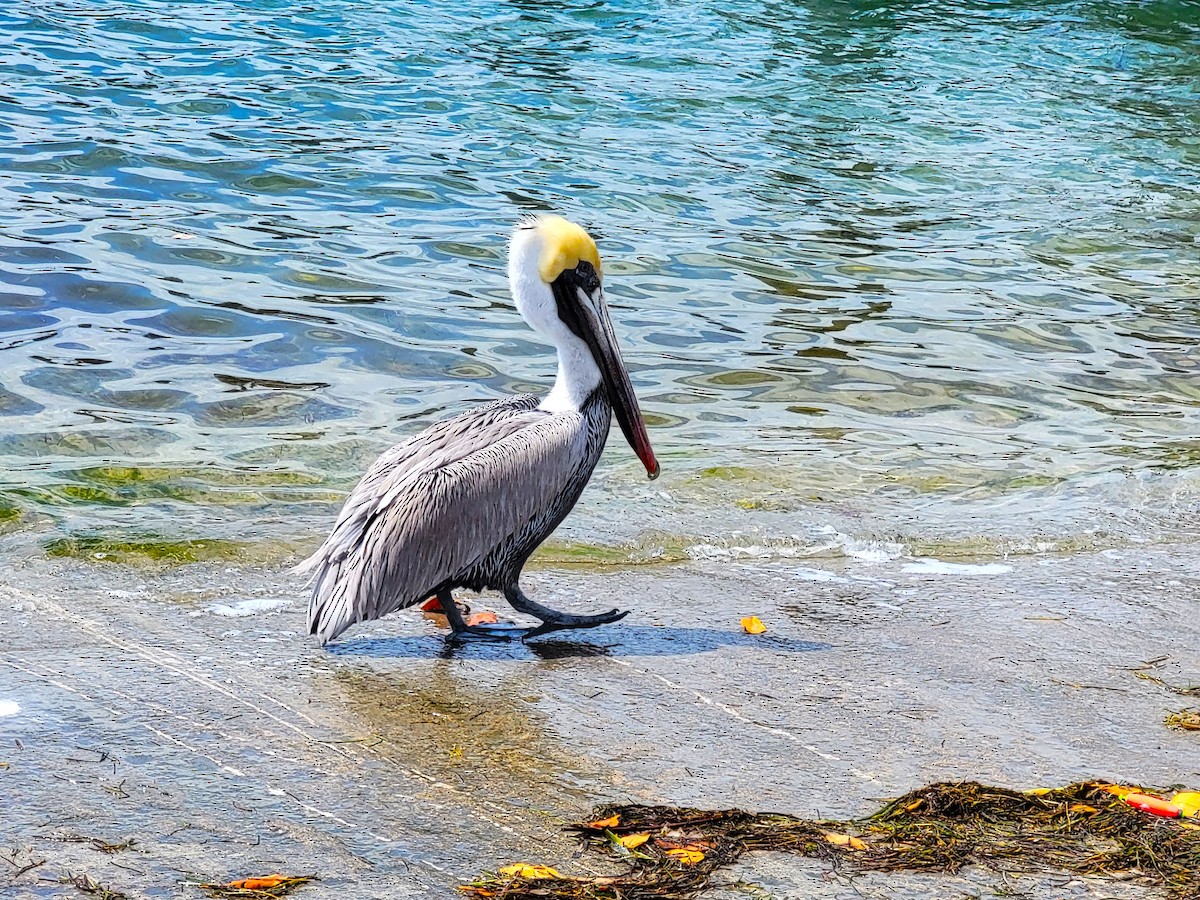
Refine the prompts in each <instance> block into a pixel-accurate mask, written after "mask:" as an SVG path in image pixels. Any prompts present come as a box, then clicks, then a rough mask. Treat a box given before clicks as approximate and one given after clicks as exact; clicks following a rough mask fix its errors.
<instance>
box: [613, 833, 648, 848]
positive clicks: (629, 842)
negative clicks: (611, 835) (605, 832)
mask: <svg viewBox="0 0 1200 900" xmlns="http://www.w3.org/2000/svg"><path fill="white" fill-rule="evenodd" d="M648 840H650V835H648V834H627V835H625V837H619V838H617V843H618V844H620V845H621V846H622V847H624V848H625V849H626V850H633V849H635V848H637V847H640V846H642V844H644V843H646V841H648Z"/></svg>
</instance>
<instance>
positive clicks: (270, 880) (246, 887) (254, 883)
mask: <svg viewBox="0 0 1200 900" xmlns="http://www.w3.org/2000/svg"><path fill="white" fill-rule="evenodd" d="M285 881H291V876H289V875H280V874H279V873H278V872H276V873H275V874H274V875H264V876H263V877H261V878H242V879H240V880H238V881H231V882H229V883H228V884H227V885H225V887H227V888H229V889H230V890H234V891H265V890H266V889H267V888H273V887H279V885H280V884H282V883H283V882H285Z"/></svg>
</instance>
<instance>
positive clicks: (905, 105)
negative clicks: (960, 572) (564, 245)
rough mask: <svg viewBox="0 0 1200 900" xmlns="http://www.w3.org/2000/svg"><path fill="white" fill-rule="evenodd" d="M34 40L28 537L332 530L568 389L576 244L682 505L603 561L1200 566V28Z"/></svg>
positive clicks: (25, 312) (422, 13)
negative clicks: (523, 290)
mask: <svg viewBox="0 0 1200 900" xmlns="http://www.w3.org/2000/svg"><path fill="white" fill-rule="evenodd" d="M0 37H2V39H3V41H2V43H3V46H4V47H6V48H8V49H6V50H5V51H4V54H3V57H4V58H3V62H4V65H5V77H4V80H3V88H0V234H2V237H0V355H2V357H0V358H2V360H3V367H2V369H0V372H2V373H3V376H2V384H0V417H2V419H3V426H4V427H3V428H2V429H0V527H3V528H9V529H21V530H22V531H23V533H26V534H28V533H30V532H29V529H34V532H33V533H36V534H38V535H45V534H48V535H49V536H50V537H47V538H45V540H49V539H50V538H53V537H54V536H55V535H59V536H61V535H62V534H70V535H78V534H84V535H91V534H95V533H99V534H104V535H111V534H119V535H125V534H128V533H135V534H147V535H151V536H153V535H159V534H171V535H173V536H183V537H206V538H236V539H247V538H249V539H262V538H264V537H271V538H282V539H289V538H294V537H297V536H299V537H300V538H301V539H304V538H306V537H310V536H312V535H315V534H317V533H318V532H319V531H320V529H321V528H322V527H325V526H326V525H327V523H328V517H329V515H330V513H331V510H332V508H333V507H334V506H335V505H336V503H337V502H338V499H339V498H340V496H341V495H342V493H343V492H344V491H345V490H346V489H348V487H349V486H350V485H351V484H352V483H353V480H354V477H355V475H356V473H357V472H359V471H361V469H362V467H363V466H364V465H365V464H366V463H367V461H368V460H369V459H370V458H371V457H372V455H373V454H374V453H376V452H377V451H378V450H379V449H381V448H382V447H384V446H386V445H387V444H388V443H390V442H392V441H394V440H395V439H397V438H398V437H400V436H403V435H406V434H409V433H412V432H413V431H415V430H417V429H419V428H420V427H422V425H423V423H425V422H427V421H428V420H429V419H430V418H434V417H438V416H444V415H447V414H449V413H450V412H452V411H454V410H456V409H459V408H461V406H462V405H463V404H466V403H469V402H474V401H479V400H484V399H488V398H492V397H496V396H500V395H504V394H507V393H509V392H512V391H518V390H526V389H534V390H543V389H546V388H547V387H548V383H549V379H550V378H551V377H552V372H553V367H552V359H551V356H550V354H549V353H548V351H547V348H545V347H543V346H541V345H540V344H538V343H537V342H536V341H535V340H534V338H533V336H532V334H531V332H529V331H528V330H527V329H526V328H525V326H524V325H523V323H522V322H521V321H520V319H519V317H518V316H517V314H516V313H515V311H514V310H513V309H512V308H511V305H510V303H509V300H508V296H507V289H506V285H505V280H504V273H503V254H504V246H505V241H506V236H507V233H508V231H509V230H510V229H511V227H512V226H513V224H514V222H515V221H516V220H517V219H518V218H519V217H520V216H521V215H522V214H524V213H528V212H531V211H537V210H543V209H552V210H556V211H560V212H563V213H566V214H568V215H572V216H574V217H576V218H578V219H579V220H580V221H582V222H584V223H585V224H587V225H588V226H589V228H591V229H592V231H593V233H594V234H596V235H597V237H598V239H599V242H600V246H601V252H602V254H603V255H604V257H605V259H606V275H607V283H606V286H607V291H608V295H609V299H610V303H611V304H612V306H613V317H614V320H615V322H616V325H617V330H618V332H619V334H620V337H621V340H622V343H623V346H624V349H625V356H626V359H627V361H628V362H629V364H630V367H631V369H632V370H633V373H634V380H635V383H636V385H637V387H638V390H639V393H640V395H641V396H642V397H643V405H644V408H645V410H646V411H647V414H648V417H649V418H650V420H651V425H652V438H653V441H654V443H655V446H656V448H657V449H658V451H659V456H660V458H661V459H662V461H663V467H664V476H663V480H662V481H660V482H658V483H656V484H655V485H654V486H653V488H648V487H647V486H646V484H645V483H644V481H642V480H641V476H640V475H639V474H638V468H637V464H636V461H635V460H634V458H633V456H632V454H631V453H630V452H628V450H627V448H624V447H623V446H621V445H619V442H618V441H617V440H614V442H613V446H612V447H611V448H610V450H609V452H608V454H607V455H606V458H605V462H604V464H603V470H602V473H601V475H602V478H601V480H600V483H599V487H598V488H594V489H593V491H592V492H591V493H590V494H589V495H587V500H586V501H585V504H584V507H582V508H581V509H580V510H579V511H578V512H577V513H576V515H575V516H574V517H573V519H572V521H571V523H570V525H569V527H568V529H567V532H566V534H567V535H568V536H572V537H575V538H578V539H580V540H582V541H585V542H588V543H604V542H611V541H619V540H630V541H640V544H639V545H638V546H639V547H640V548H642V550H644V552H645V553H646V554H648V555H650V556H653V555H655V553H656V552H657V549H658V548H660V547H663V546H665V547H668V548H671V547H683V548H685V549H686V551H687V552H689V553H693V554H694V553H695V552H700V553H701V555H703V553H704V552H708V551H704V550H702V551H695V550H694V548H695V547H697V546H701V547H709V548H714V552H738V553H743V552H746V551H747V548H748V550H749V551H754V550H755V548H760V549H761V548H767V550H766V552H768V553H773V552H776V551H775V550H774V549H772V548H779V547H784V548H787V547H791V548H793V549H795V548H799V551H797V552H804V553H808V552H823V551H822V548H826V547H835V548H840V549H839V552H846V553H850V554H853V553H856V552H875V551H876V550H878V548H879V547H880V546H886V545H887V544H888V542H894V541H900V542H902V543H903V544H904V545H905V546H907V547H909V548H910V549H914V550H916V551H917V552H925V553H927V554H929V555H939V554H940V555H946V551H947V548H948V547H951V546H953V547H957V548H958V550H959V551H961V552H977V553H985V554H986V553H989V552H996V551H997V550H998V549H1004V550H1011V549H1014V548H1018V549H1020V548H1024V549H1038V548H1040V547H1057V548H1061V547H1063V546H1075V545H1082V546H1093V545H1104V544H1106V543H1111V542H1122V541H1128V540H1136V541H1146V540H1154V541H1157V540H1163V539H1168V538H1173V537H1175V536H1177V535H1178V534H1179V533H1180V532H1181V531H1185V532H1191V533H1193V534H1194V533H1196V532H1197V531H1198V530H1200V502H1198V501H1197V483H1198V482H1197V479H1196V472H1197V468H1196V467H1197V464H1198V463H1200V439H1198V437H1197V435H1198V434H1200V379H1198V378H1197V373H1198V372H1200V355H1198V354H1197V351H1196V345H1197V342H1198V341H1200V322H1198V318H1197V312H1198V311H1200V287H1198V284H1200V255H1198V253H1197V250H1198V240H1200V202H1198V201H1197V196H1196V193H1195V184H1196V178H1197V175H1198V174H1200V138H1198V137H1197V134H1200V103H1198V102H1197V101H1198V99H1200V98H1198V97H1197V93H1196V84H1197V80H1196V79H1197V76H1198V75H1200V5H1198V4H1196V3H1191V2H1160V3H1147V4H1139V5H1136V6H1135V5H1133V4H1125V3H1112V2H1082V0H1080V2H1065V3H1056V4H1037V3H1023V2H1009V3H999V2H997V3H985V2H951V3H937V4H932V3H917V4H914V3H894V2H893V3H889V2H880V0H873V2H853V3H836V4H834V3H816V2H813V3H785V2H776V3H764V2H750V3H744V2H743V3H736V4H735V3H717V4H708V5H706V8H704V9H698V8H694V7H692V6H679V5H674V4H659V3H652V2H646V0H638V2H632V0H631V2H625V3H615V4H614V3H606V4H599V3H568V4H565V5H564V4H558V5H555V6H553V7H547V6H546V5H545V4H540V3H527V2H516V0H513V2H495V3H478V4H470V5H468V6H462V5H458V6H449V7H447V6H437V7H435V8H429V7H426V6H425V5H420V4H414V5H408V4H388V3H383V4H379V3H377V4H369V5H364V4H357V3H346V2H322V3H320V4H305V3H295V2H288V3H282V2H252V3H232V2H228V0H206V2H204V3H178V2H173V3H170V4H167V3H162V2H134V0H126V2H112V3H106V4H94V3H85V2H75V3H70V2H67V3H62V2H38V0H29V2H24V3H21V4H11V5H8V6H6V7H5V8H4V9H3V10H0ZM738 532H746V533H749V534H750V535H751V537H752V540H751V539H749V538H742V537H738V536H737V533H738ZM731 535H733V537H731ZM39 540H43V538H39ZM881 540H882V542H883V544H882V545H881V544H880V543H879V542H880V541H881ZM863 542H866V543H865V544H864V543H863ZM923 544H924V545H930V544H935V545H937V546H935V547H933V549H930V546H921V545H923ZM730 545H733V547H734V550H733V551H730ZM864 547H865V548H866V549H865V550H864V549H863V548H864ZM689 548H690V549H689ZM872 548H874V549H872ZM939 548H940V550H939ZM935 551H936V552H935ZM639 552H642V551H639ZM885 552H886V551H885ZM667 555H668V556H669V553H668V554H667Z"/></svg>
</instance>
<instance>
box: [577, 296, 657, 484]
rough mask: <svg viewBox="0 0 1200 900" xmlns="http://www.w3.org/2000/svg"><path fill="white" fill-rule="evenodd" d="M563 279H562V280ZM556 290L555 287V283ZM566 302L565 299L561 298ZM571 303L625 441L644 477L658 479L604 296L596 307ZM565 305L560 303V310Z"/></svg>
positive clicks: (647, 437)
mask: <svg viewBox="0 0 1200 900" xmlns="http://www.w3.org/2000/svg"><path fill="white" fill-rule="evenodd" d="M564 280H565V279H564ZM555 287H558V283H556V285H555ZM563 288H565V289H566V290H570V291H572V292H574V291H575V286H574V285H573V284H570V282H569V280H568V283H567V284H564V285H563ZM562 299H563V300H565V299H566V298H565V297H564V298H562ZM571 300H573V301H574V303H573V304H572V305H573V306H574V308H575V310H576V311H577V312H578V313H579V315H578V316H577V318H576V324H577V326H578V332H579V335H580V337H582V338H583V339H584V341H585V342H586V343H587V345H588V347H589V348H590V349H591V351H592V358H593V359H594V360H595V361H596V365H597V366H598V367H599V369H600V374H601V376H602V377H603V378H604V388H605V390H606V391H607V392H608V400H609V403H611V404H612V408H613V412H614V413H615V414H616V416H617V423H618V424H619V425H620V426H621V433H622V434H624V435H625V440H626V441H628V442H629V446H630V447H632V448H633V452H634V453H636V454H637V455H638V459H640V460H641V461H642V465H644V466H645V467H646V475H647V476H649V477H650V478H652V479H653V478H657V477H658V460H657V459H656V458H655V457H654V449H653V448H652V447H651V446H650V435H649V434H647V433H646V422H645V420H643V419H642V411H641V409H640V408H639V407H638V402H637V396H636V395H635V394H634V393H633V384H631V383H630V381H629V372H628V371H626V369H625V362H624V360H622V359H621V351H620V350H619V349H617V336H616V335H615V334H614V333H613V327H612V321H611V320H610V319H609V317H608V307H607V306H605V304H604V297H603V295H600V296H598V297H597V301H596V304H595V308H593V306H592V304H591V303H590V302H588V301H586V300H583V299H581V298H580V297H579V296H578V295H576V296H575V297H572V298H571ZM563 305H564V304H562V303H561V302H560V309H561V308H562V306H563Z"/></svg>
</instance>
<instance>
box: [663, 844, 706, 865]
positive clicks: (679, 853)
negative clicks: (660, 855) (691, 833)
mask: <svg viewBox="0 0 1200 900" xmlns="http://www.w3.org/2000/svg"><path fill="white" fill-rule="evenodd" d="M667 856H669V857H671V859H673V860H675V861H676V862H679V863H682V864H683V865H685V866H694V865H695V864H696V863H698V862H700V860H702V859H704V851H703V850H697V849H695V848H694V847H673V848H671V849H670V850H668V851H667Z"/></svg>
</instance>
